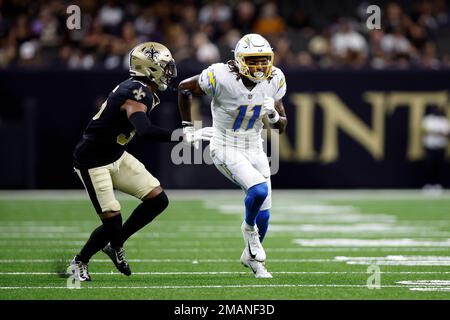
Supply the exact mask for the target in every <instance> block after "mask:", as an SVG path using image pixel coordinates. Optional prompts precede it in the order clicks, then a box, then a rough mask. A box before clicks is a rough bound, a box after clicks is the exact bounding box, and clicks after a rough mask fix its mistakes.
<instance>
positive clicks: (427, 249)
mask: <svg viewBox="0 0 450 320" xmlns="http://www.w3.org/2000/svg"><path fill="white" fill-rule="evenodd" d="M80 245H82V243H81V242H80ZM0 246H1V245H0ZM2 250H3V251H6V250H8V251H14V252H39V253H41V252H46V253H48V252H49V251H52V252H72V251H78V250H80V248H79V247H76V248H75V247H73V248H72V247H71V248H51V249H49V248H44V249H43V248H16V247H14V248H2ZM265 251H266V252H274V253H275V252H277V253H286V252H345V251H351V252H358V251H364V252H366V251H377V252H378V251H380V252H394V251H401V252H418V251H423V252H438V251H445V252H448V251H449V249H448V248H445V247H435V248H433V247H388V248H374V247H368V248H366V247H362V248H357V247H338V248H319V247H316V248H265ZM126 252H128V253H130V252H133V253H143V252H197V253H205V252H218V253H219V252H220V253H226V252H235V253H236V252H238V253H239V254H240V251H239V248H158V247H156V248H153V247H146V248H126ZM8 259H14V258H13V257H12V258H8Z"/></svg>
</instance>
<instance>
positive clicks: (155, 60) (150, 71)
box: [130, 42, 177, 91]
mask: <svg viewBox="0 0 450 320" xmlns="http://www.w3.org/2000/svg"><path fill="white" fill-rule="evenodd" d="M130 75H131V76H136V77H147V78H148V79H150V81H153V82H154V83H156V84H157V85H158V90H159V91H164V90H166V89H167V86H168V85H169V83H170V80H171V79H172V78H175V77H176V76H177V67H176V65H175V60H174V59H173V58H172V54H171V53H170V51H169V49H167V48H166V47H165V46H164V45H162V44H161V43H158V42H144V43H141V44H139V45H137V46H136V47H134V48H133V50H131V52H130Z"/></svg>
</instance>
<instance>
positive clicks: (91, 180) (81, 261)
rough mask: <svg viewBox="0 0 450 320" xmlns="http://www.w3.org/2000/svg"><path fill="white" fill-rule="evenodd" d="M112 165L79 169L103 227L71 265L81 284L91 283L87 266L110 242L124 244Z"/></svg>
mask: <svg viewBox="0 0 450 320" xmlns="http://www.w3.org/2000/svg"><path fill="white" fill-rule="evenodd" d="M111 167H112V165H109V166H103V167H98V168H92V169H81V170H79V169H76V172H77V174H78V176H79V177H80V179H81V181H82V182H83V185H84V186H85V189H86V191H87V193H88V195H89V198H90V200H91V202H92V204H93V205H94V208H95V211H96V212H97V214H98V216H99V218H100V220H101V221H102V225H100V226H99V227H97V228H96V229H95V230H94V231H93V232H92V233H91V235H90V237H89V239H88V240H87V242H86V243H85V245H84V246H83V248H82V249H81V251H80V252H79V253H78V254H77V255H76V256H75V258H74V259H73V260H72V262H71V266H72V267H73V268H75V269H76V270H75V271H77V272H78V275H79V278H80V280H81V281H89V280H90V277H89V273H88V271H87V265H88V263H89V260H90V259H91V257H92V256H93V255H94V254H95V253H97V252H98V251H100V250H101V249H102V248H103V247H104V246H105V245H106V244H107V243H108V241H111V242H112V243H118V242H119V241H120V235H121V228H122V216H121V214H120V203H119V202H118V201H117V200H116V198H115V196H114V192H113V184H112V180H111V174H110V168H111Z"/></svg>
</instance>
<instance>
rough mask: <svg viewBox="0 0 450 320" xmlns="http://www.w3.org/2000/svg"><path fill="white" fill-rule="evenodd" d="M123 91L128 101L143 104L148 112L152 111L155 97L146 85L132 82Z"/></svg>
mask: <svg viewBox="0 0 450 320" xmlns="http://www.w3.org/2000/svg"><path fill="white" fill-rule="evenodd" d="M122 89H123V95H124V96H125V98H126V99H130V100H134V101H137V102H140V103H143V104H145V106H146V107H147V109H148V110H151V109H152V104H153V96H152V93H151V91H150V90H149V89H148V88H147V86H146V85H144V84H143V83H141V82H140V81H130V82H128V83H127V84H126V85H124V87H123V88H122Z"/></svg>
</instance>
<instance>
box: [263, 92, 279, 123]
mask: <svg viewBox="0 0 450 320" xmlns="http://www.w3.org/2000/svg"><path fill="white" fill-rule="evenodd" d="M263 111H264V113H267V116H268V117H269V122H270V123H276V122H278V120H279V119H280V115H279V114H278V111H277V110H276V109H275V100H274V99H273V98H272V97H268V96H264V102H263Z"/></svg>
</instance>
